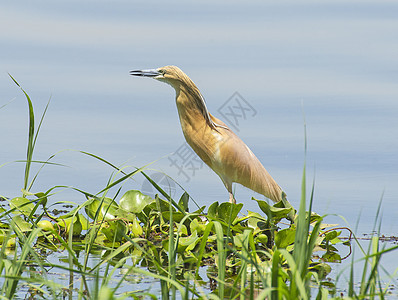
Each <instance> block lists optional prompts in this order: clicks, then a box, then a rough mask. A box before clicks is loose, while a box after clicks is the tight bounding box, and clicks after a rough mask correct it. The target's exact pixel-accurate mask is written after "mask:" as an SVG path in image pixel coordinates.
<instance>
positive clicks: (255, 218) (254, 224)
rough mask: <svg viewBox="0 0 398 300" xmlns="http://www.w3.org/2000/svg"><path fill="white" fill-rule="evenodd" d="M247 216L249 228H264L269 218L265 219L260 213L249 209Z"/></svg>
mask: <svg viewBox="0 0 398 300" xmlns="http://www.w3.org/2000/svg"><path fill="white" fill-rule="evenodd" d="M247 216H248V219H247V226H248V227H249V228H253V229H257V228H259V229H262V230H264V229H266V222H267V219H265V218H264V217H263V216H261V215H260V214H259V213H256V212H252V211H249V212H248V215H247Z"/></svg>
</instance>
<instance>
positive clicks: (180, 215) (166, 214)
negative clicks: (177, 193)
mask: <svg viewBox="0 0 398 300" xmlns="http://www.w3.org/2000/svg"><path fill="white" fill-rule="evenodd" d="M162 216H163V218H165V220H167V221H170V211H165V212H163V213H162ZM184 216H185V215H184V214H183V213H182V212H178V211H174V212H173V221H174V222H177V223H179V222H181V220H182V219H183V218H184Z"/></svg>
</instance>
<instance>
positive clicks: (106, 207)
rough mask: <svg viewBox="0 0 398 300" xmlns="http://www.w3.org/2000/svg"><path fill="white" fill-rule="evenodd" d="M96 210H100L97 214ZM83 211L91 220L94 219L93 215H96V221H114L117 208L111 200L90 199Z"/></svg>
mask: <svg viewBox="0 0 398 300" xmlns="http://www.w3.org/2000/svg"><path fill="white" fill-rule="evenodd" d="M100 207H101V208H100ZM98 209H100V211H99V212H98ZM84 210H85V211H86V214H87V215H88V216H89V217H90V218H91V219H93V220H94V219H95V215H96V214H97V213H98V216H97V221H101V220H103V219H105V220H112V219H115V218H116V217H117V212H118V210H119V207H118V205H117V204H116V203H115V201H113V200H112V199H111V198H102V199H101V198H92V199H90V203H89V204H87V205H86V206H85V207H84Z"/></svg>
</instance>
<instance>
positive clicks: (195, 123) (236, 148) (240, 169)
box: [130, 66, 294, 221]
mask: <svg viewBox="0 0 398 300" xmlns="http://www.w3.org/2000/svg"><path fill="white" fill-rule="evenodd" d="M130 74H131V75H134V76H143V77H151V78H154V79H157V80H159V81H163V82H166V83H168V84H169V85H171V86H172V87H173V88H174V89H175V91H176V102H177V109H178V115H179V117H180V122H181V127H182V132H183V133H184V136H185V139H186V141H187V142H188V144H189V145H190V146H191V147H192V149H193V150H194V151H195V152H196V154H197V155H198V156H199V157H200V158H201V159H202V160H203V161H204V162H205V163H206V164H207V165H208V166H209V167H210V168H211V169H212V170H213V171H214V172H215V173H216V174H217V175H218V176H219V177H220V178H221V180H222V182H223V183H224V185H225V187H226V188H227V190H228V193H229V201H230V202H231V203H236V201H235V197H234V195H233V193H232V183H233V182H236V183H240V184H241V185H243V186H245V187H247V188H249V189H251V190H253V191H255V192H257V193H259V194H262V195H264V196H265V197H267V198H269V199H271V200H273V201H275V202H278V201H283V204H284V206H285V207H289V208H290V207H291V205H290V203H289V202H288V201H287V199H286V195H285V193H284V192H283V191H282V189H281V188H280V186H279V185H278V184H277V183H276V182H275V180H274V179H273V178H272V177H271V175H270V174H269V173H268V172H267V170H266V169H265V168H264V166H263V165H262V164H261V163H260V161H259V160H258V159H257V157H256V156H255V155H254V154H253V152H252V151H251V150H250V149H249V147H248V146H246V144H245V143H244V142H243V141H242V140H241V139H240V138H239V137H238V136H237V135H236V134H235V133H234V132H233V131H232V130H231V129H230V128H229V127H228V126H227V125H226V124H225V123H224V122H222V121H221V120H219V119H217V118H216V117H214V116H212V115H211V114H210V113H209V111H208V110H207V107H206V103H205V100H204V98H203V96H202V94H201V93H200V91H199V89H198V88H197V87H196V85H195V84H194V83H193V82H192V80H191V79H190V78H189V77H188V76H187V75H186V74H185V73H184V72H183V71H181V70H180V69H179V68H178V67H176V66H166V67H162V68H158V69H151V70H135V71H131V72H130ZM293 216H294V212H293V210H292V211H291V213H290V214H289V219H290V220H291V221H292V220H293Z"/></svg>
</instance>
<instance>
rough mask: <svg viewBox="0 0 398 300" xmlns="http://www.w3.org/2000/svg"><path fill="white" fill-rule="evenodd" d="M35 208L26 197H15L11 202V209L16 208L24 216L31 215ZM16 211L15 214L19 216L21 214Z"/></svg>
mask: <svg viewBox="0 0 398 300" xmlns="http://www.w3.org/2000/svg"><path fill="white" fill-rule="evenodd" d="M34 207H35V204H34V203H33V202H32V201H30V200H29V199H27V198H24V197H15V198H13V199H11V200H10V208H11V209H12V208H16V209H17V210H18V211H19V212H21V213H22V214H24V215H29V214H30V213H31V212H32V210H33V208H34ZM18 211H16V210H14V211H13V213H14V214H18V213H19V212H18Z"/></svg>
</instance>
